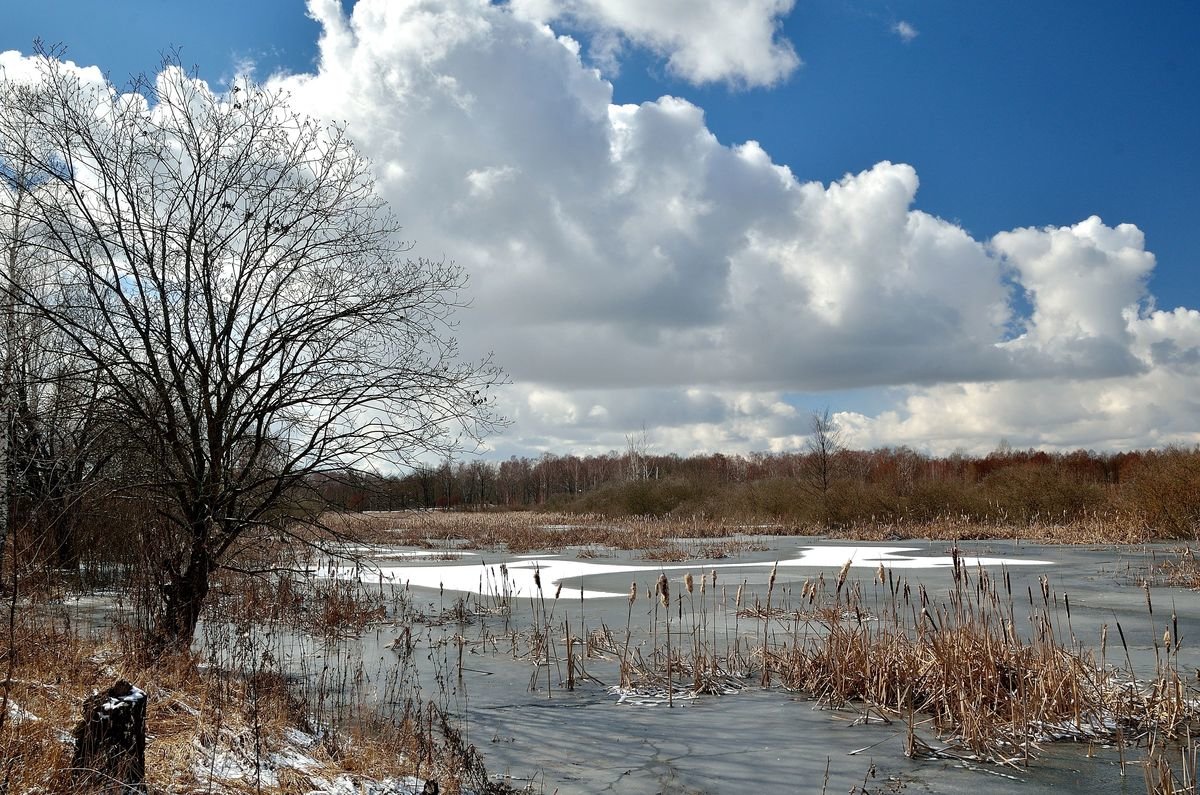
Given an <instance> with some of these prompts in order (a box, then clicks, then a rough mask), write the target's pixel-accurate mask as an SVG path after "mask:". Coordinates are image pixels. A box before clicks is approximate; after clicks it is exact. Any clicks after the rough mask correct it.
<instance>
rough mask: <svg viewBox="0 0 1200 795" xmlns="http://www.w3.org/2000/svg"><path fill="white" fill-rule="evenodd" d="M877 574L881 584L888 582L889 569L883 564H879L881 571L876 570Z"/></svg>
mask: <svg viewBox="0 0 1200 795" xmlns="http://www.w3.org/2000/svg"><path fill="white" fill-rule="evenodd" d="M875 576H876V577H877V578H879V584H880V585H883V584H884V583H885V582H887V571H886V570H885V569H884V568H883V564H882V563H880V564H879V571H877V572H875Z"/></svg>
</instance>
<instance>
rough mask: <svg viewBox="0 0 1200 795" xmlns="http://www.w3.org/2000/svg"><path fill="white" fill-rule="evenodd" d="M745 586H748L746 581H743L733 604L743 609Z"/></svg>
mask: <svg viewBox="0 0 1200 795" xmlns="http://www.w3.org/2000/svg"><path fill="white" fill-rule="evenodd" d="M745 587H746V583H745V582H743V583H742V584H741V585H739V586H738V589H737V597H736V598H735V599H734V600H733V606H734V607H736V608H737V609H739V610H741V609H742V589H743V588H745Z"/></svg>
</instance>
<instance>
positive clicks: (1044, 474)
mask: <svg viewBox="0 0 1200 795" xmlns="http://www.w3.org/2000/svg"><path fill="white" fill-rule="evenodd" d="M631 455H633V453H625V454H617V453H611V454H608V455H602V456H586V457H579V456H573V455H568V456H553V455H549V454H547V455H544V456H542V457H541V458H539V459H536V460H533V459H516V458H513V459H510V460H508V461H504V462H500V463H489V462H484V461H472V462H470V463H460V464H456V465H453V466H452V465H451V464H449V463H446V464H443V465H442V466H441V467H440V468H438V469H431V468H418V469H417V470H415V471H414V472H413V473H412V474H410V475H407V476H404V477H399V478H390V479H389V478H377V477H367V476H361V475H356V476H347V477H344V478H339V479H337V480H336V481H334V480H326V481H324V482H323V483H321V484H318V485H319V489H320V491H321V492H322V494H323V495H324V496H325V497H326V498H328V499H329V500H330V501H331V502H332V504H334V505H340V506H343V507H345V508H348V509H351V510H360V509H372V510H400V509H408V508H415V507H426V508H429V507H442V508H445V507H451V508H465V509H472V508H473V509H497V508H505V509H509V510H512V509H530V508H533V509H537V510H540V511H551V512H558V513H571V514H577V515H580V516H582V517H585V518H579V519H576V520H575V523H581V522H583V523H586V522H588V521H595V520H594V519H592V520H589V519H588V518H586V517H589V516H594V517H603V518H604V519H614V518H626V517H635V516H650V517H660V518H661V517H671V518H674V519H675V520H676V521H677V522H680V523H684V522H687V521H691V520H692V519H693V518H694V517H696V518H699V520H700V521H702V522H703V521H708V522H712V521H717V522H725V523H728V524H741V523H748V522H763V521H766V522H774V523H779V524H783V525H786V526H788V527H791V528H808V529H809V531H810V532H824V531H825V530H832V531H836V532H838V533H839V534H846V533H849V534H851V535H855V534H859V533H865V534H868V535H869V534H871V533H872V532H880V533H895V534H897V535H900V536H903V537H910V536H919V535H923V534H927V533H933V534H935V535H936V534H939V533H941V532H943V531H944V528H942V527H939V526H940V525H944V524H945V523H946V522H952V523H955V524H960V525H975V526H978V527H979V528H982V529H985V532H986V533H987V534H992V533H995V532H1002V533H1007V532H1017V533H1020V534H1022V535H1024V534H1025V531H1023V530H1016V531H1007V530H997V528H1004V527H1009V526H1016V527H1022V526H1033V527H1038V528H1053V527H1071V528H1076V529H1077V530H1072V531H1071V532H1070V533H1067V535H1076V534H1083V535H1090V534H1093V533H1096V532H1099V533H1100V536H1095V537H1094V538H1093V540H1111V541H1131V540H1144V539H1147V538H1180V539H1192V538H1196V536H1197V528H1198V527H1200V451H1197V450H1190V449H1182V448H1167V449H1164V450H1156V451H1144V452H1132V453H1115V454H1101V453H1094V452H1089V451H1082V450H1080V451H1076V452H1074V453H1069V454H1053V455H1052V454H1049V453H1044V452H1036V451H1032V450H1030V451H1009V450H1005V451H997V452H995V453H992V454H990V455H987V456H983V457H978V458H972V457H967V456H962V455H955V456H950V457H948V458H934V457H930V456H925V455H921V454H919V453H916V452H914V451H912V450H909V449H906V448H899V449H884V450H872V451H853V450H843V449H838V450H836V452H834V453H830V452H829V450H824V451H808V452H803V453H781V454H753V455H750V456H726V455H719V454H717V455H705V456H692V457H690V458H680V457H679V456H643V455H641V454H639V457H638V463H639V466H637V467H636V468H631V466H630V464H629V461H628V459H629V458H630V456H631ZM634 469H636V471H637V472H638V473H639V476H638V477H636V478H635V477H631V476H630V472H631V471H634ZM871 528H879V529H878V530H873V529H871ZM885 528H886V529H885ZM1042 535H1043V536H1044V535H1045V534H1042ZM1050 535H1051V537H1054V535H1056V534H1050Z"/></svg>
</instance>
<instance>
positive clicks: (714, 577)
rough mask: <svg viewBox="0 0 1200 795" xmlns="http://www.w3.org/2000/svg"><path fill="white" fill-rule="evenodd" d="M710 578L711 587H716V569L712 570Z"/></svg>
mask: <svg viewBox="0 0 1200 795" xmlns="http://www.w3.org/2000/svg"><path fill="white" fill-rule="evenodd" d="M712 578H713V587H714V588H716V587H717V570H716V569H713V570H712Z"/></svg>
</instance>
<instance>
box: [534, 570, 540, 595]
mask: <svg viewBox="0 0 1200 795" xmlns="http://www.w3.org/2000/svg"><path fill="white" fill-rule="evenodd" d="M533 587H534V588H537V589H538V590H539V591H540V590H542V572H541V570H540V569H534V570H533Z"/></svg>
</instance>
